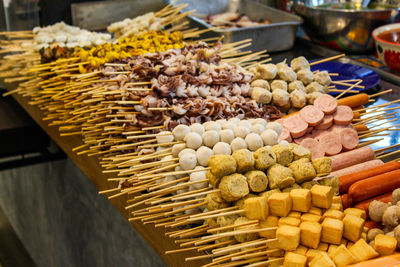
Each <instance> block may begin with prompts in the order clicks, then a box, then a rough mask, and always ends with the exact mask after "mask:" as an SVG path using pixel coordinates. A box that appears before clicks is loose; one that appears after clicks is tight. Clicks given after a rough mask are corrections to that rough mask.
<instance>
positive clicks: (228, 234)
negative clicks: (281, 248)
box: [201, 227, 278, 240]
mask: <svg viewBox="0 0 400 267" xmlns="http://www.w3.org/2000/svg"><path fill="white" fill-rule="evenodd" d="M276 229H278V227H265V228H255V229H243V230H235V231H231V232H224V233H219V234H213V235H207V236H203V237H201V239H202V240H207V239H210V238H214V237H219V238H222V237H227V236H234V235H240V234H250V233H259V232H262V231H274V230H276Z"/></svg>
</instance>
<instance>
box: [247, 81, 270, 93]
mask: <svg viewBox="0 0 400 267" xmlns="http://www.w3.org/2000/svg"><path fill="white" fill-rule="evenodd" d="M251 87H260V88H264V89H266V90H268V91H271V87H270V86H269V83H268V81H266V80H261V79H258V80H255V81H253V82H252V83H251Z"/></svg>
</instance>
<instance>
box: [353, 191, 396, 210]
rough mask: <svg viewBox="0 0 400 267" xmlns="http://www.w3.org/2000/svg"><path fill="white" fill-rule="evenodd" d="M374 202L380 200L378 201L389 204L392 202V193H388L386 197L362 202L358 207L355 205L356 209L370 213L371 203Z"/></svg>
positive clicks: (381, 196)
mask: <svg viewBox="0 0 400 267" xmlns="http://www.w3.org/2000/svg"><path fill="white" fill-rule="evenodd" d="M374 200H378V201H381V202H385V203H388V202H390V201H392V192H389V193H386V194H384V195H380V196H377V197H373V198H370V199H367V200H364V201H361V202H360V203H357V204H356V205H354V208H358V209H362V210H365V211H368V207H369V204H371V202H372V201H374Z"/></svg>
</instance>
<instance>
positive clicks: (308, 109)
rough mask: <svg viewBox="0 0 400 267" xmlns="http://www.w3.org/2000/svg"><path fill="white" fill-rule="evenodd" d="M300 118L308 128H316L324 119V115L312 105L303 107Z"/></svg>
mask: <svg viewBox="0 0 400 267" xmlns="http://www.w3.org/2000/svg"><path fill="white" fill-rule="evenodd" d="M300 117H301V118H302V119H303V120H304V121H305V122H307V123H308V125H309V126H317V125H318V124H320V123H321V122H322V121H323V119H324V113H323V112H322V111H321V110H320V109H319V108H317V107H315V106H313V105H308V106H305V107H304V108H302V109H301V110H300Z"/></svg>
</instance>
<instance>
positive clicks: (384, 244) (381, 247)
mask: <svg viewBox="0 0 400 267" xmlns="http://www.w3.org/2000/svg"><path fill="white" fill-rule="evenodd" d="M396 247H397V240H396V238H394V237H393V236H388V235H382V234H379V235H377V236H375V239H374V249H375V250H376V252H378V253H379V255H381V256H386V255H390V254H393V253H394V251H395V250H396Z"/></svg>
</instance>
